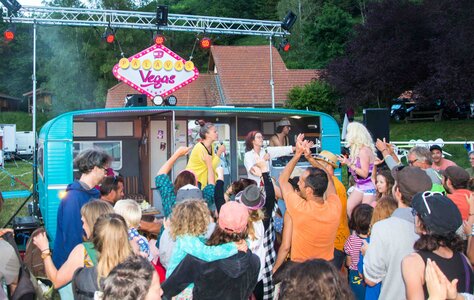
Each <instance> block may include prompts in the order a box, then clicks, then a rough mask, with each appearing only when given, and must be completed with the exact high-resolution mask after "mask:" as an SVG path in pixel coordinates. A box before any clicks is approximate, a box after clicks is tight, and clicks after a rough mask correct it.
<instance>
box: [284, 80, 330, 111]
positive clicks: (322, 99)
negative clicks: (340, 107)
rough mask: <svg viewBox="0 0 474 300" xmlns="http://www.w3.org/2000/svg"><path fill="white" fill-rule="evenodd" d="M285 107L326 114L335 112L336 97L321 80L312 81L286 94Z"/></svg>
mask: <svg viewBox="0 0 474 300" xmlns="http://www.w3.org/2000/svg"><path fill="white" fill-rule="evenodd" d="M288 99H289V100H288V101H287V103H286V105H285V106H286V107H289V108H296V109H309V110H314V111H322V112H325V113H328V114H333V113H335V112H336V105H335V104H336V103H337V100H338V95H337V93H336V91H335V90H334V89H333V88H332V87H331V86H330V85H329V84H328V83H326V82H325V81H323V80H313V81H311V82H310V83H308V84H306V85H305V86H303V87H299V86H297V87H294V88H293V89H291V90H290V92H289V93H288Z"/></svg>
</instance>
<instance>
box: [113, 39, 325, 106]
mask: <svg viewBox="0 0 474 300" xmlns="http://www.w3.org/2000/svg"><path fill="white" fill-rule="evenodd" d="M272 60H273V80H274V83H275V84H274V92H275V105H276V106H283V105H284V103H285V101H286V100H287V99H288V98H287V95H288V92H289V91H290V89H292V88H293V87H295V86H303V85H305V84H307V83H309V82H310V81H311V80H313V79H319V78H320V76H321V73H322V71H321V70H315V69H308V70H288V69H287V68H286V66H285V63H284V62H283V60H282V58H281V56H280V54H279V53H278V50H277V49H276V48H275V47H272ZM209 70H210V73H208V74H206V73H201V74H200V75H199V77H198V79H197V80H196V81H194V82H193V83H191V84H189V85H187V86H185V87H183V88H181V89H179V90H178V91H176V92H174V93H173V94H174V95H175V96H176V97H177V98H178V105H179V106H184V105H186V106H195V105H199V106H214V105H234V106H260V107H262V106H263V107H270V106H271V102H272V101H271V87H270V55H269V47H268V46H212V47H211V55H210V59H209ZM136 93H138V92H137V91H136V90H134V89H133V88H131V87H130V86H128V85H127V84H125V83H123V82H120V83H118V84H117V85H115V86H113V87H112V88H110V89H109V90H108V93H107V100H106V105H105V107H107V108H109V107H121V106H123V101H124V99H125V96H126V95H127V94H136ZM147 105H148V106H151V105H152V103H151V99H148V103H147Z"/></svg>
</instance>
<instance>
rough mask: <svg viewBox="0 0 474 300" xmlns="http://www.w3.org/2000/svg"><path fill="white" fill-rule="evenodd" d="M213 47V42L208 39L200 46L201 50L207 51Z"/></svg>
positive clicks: (203, 39)
mask: <svg viewBox="0 0 474 300" xmlns="http://www.w3.org/2000/svg"><path fill="white" fill-rule="evenodd" d="M211 45H212V41H211V39H210V38H208V37H204V38H202V39H201V40H200V41H199V46H200V47H201V49H205V50H207V49H209V48H211Z"/></svg>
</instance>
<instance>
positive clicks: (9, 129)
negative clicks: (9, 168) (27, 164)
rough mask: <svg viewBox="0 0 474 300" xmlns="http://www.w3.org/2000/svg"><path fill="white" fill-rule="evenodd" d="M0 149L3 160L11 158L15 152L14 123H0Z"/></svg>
mask: <svg viewBox="0 0 474 300" xmlns="http://www.w3.org/2000/svg"><path fill="white" fill-rule="evenodd" d="M0 132H1V134H0V135H1V136H2V149H1V150H2V151H3V157H4V158H5V160H9V159H12V158H13V155H15V153H16V140H15V136H16V124H0Z"/></svg>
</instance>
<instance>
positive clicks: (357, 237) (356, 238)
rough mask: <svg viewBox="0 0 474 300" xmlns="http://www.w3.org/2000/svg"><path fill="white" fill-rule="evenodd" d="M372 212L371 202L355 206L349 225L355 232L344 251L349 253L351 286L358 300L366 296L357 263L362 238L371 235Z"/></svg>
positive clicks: (347, 261) (347, 259) (348, 263)
mask: <svg viewBox="0 0 474 300" xmlns="http://www.w3.org/2000/svg"><path fill="white" fill-rule="evenodd" d="M372 213H373V208H372V206H370V205H369V204H359V205H357V206H356V207H355V208H354V210H353V211H352V215H351V220H350V222H349V227H350V228H351V230H353V233H352V234H351V235H350V236H349V238H348V239H347V241H346V243H345V245H344V252H345V253H346V254H347V257H346V265H347V266H348V267H349V286H350V288H351V289H352V291H353V292H354V295H355V298H356V299H358V300H363V299H364V298H365V284H364V281H363V279H362V278H361V277H360V276H359V271H358V270H357V263H358V262H359V252H360V248H361V247H362V240H363V239H365V238H367V237H368V235H369V230H370V220H371V219H372Z"/></svg>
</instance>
